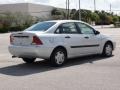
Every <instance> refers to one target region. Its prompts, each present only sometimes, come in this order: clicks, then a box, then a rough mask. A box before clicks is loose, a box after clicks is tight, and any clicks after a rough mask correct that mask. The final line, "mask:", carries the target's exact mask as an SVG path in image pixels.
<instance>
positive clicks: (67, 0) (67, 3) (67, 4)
mask: <svg viewBox="0 0 120 90" xmlns="http://www.w3.org/2000/svg"><path fill="white" fill-rule="evenodd" d="M66 11H68V0H66ZM66 19H68V14H67V13H66Z"/></svg>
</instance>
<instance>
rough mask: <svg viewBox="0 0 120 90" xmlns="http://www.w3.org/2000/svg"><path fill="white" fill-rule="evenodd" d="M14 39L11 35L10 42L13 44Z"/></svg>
mask: <svg viewBox="0 0 120 90" xmlns="http://www.w3.org/2000/svg"><path fill="white" fill-rule="evenodd" d="M13 40H14V38H13V36H12V35H10V44H13Z"/></svg>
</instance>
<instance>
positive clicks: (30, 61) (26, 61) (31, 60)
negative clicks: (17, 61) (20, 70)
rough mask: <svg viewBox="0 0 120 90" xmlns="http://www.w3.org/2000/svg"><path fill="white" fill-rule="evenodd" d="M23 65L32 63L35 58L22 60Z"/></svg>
mask: <svg viewBox="0 0 120 90" xmlns="http://www.w3.org/2000/svg"><path fill="white" fill-rule="evenodd" d="M22 59H23V61H24V62H25V63H33V62H34V61H35V59H36V58H22Z"/></svg>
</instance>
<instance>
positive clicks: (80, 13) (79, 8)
mask: <svg viewBox="0 0 120 90" xmlns="http://www.w3.org/2000/svg"><path fill="white" fill-rule="evenodd" d="M80 6H81V5H80V0H79V20H81V12H80V11H81V10H80V9H81V7H80Z"/></svg>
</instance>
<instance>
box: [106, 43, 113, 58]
mask: <svg viewBox="0 0 120 90" xmlns="http://www.w3.org/2000/svg"><path fill="white" fill-rule="evenodd" d="M105 49H106V55H108V56H109V55H111V54H112V46H111V45H109V44H108V45H107V46H106V48H105Z"/></svg>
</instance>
